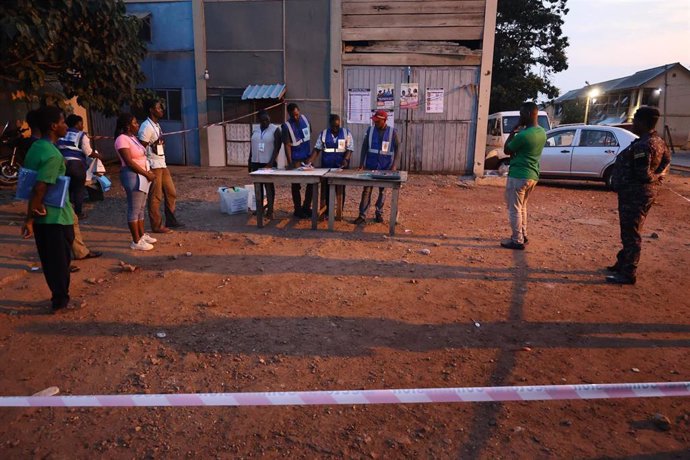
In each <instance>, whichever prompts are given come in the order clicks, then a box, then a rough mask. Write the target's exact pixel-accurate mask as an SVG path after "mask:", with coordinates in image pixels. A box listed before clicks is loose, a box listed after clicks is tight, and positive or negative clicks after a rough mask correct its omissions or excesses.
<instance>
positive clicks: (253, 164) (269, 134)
mask: <svg viewBox="0 0 690 460" xmlns="http://www.w3.org/2000/svg"><path fill="white" fill-rule="evenodd" d="M258 118H259V126H257V127H256V128H254V130H253V131H252V137H251V142H250V147H249V172H254V171H257V170H259V169H264V168H275V167H276V165H277V163H276V160H277V159H278V153H280V146H281V144H282V142H281V135H280V128H279V127H278V126H276V125H272V124H271V117H270V116H269V115H268V112H266V111H265V110H260V111H259V113H258ZM264 187H265V189H266V197H267V198H268V209H267V212H266V213H264V217H266V218H267V219H273V204H274V203H275V197H276V188H275V185H273V184H264ZM260 205H263V203H257V206H260Z"/></svg>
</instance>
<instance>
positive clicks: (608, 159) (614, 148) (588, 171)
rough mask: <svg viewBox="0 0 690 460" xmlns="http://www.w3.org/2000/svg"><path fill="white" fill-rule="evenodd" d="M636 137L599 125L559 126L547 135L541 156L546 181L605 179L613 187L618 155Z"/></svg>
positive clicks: (620, 130)
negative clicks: (614, 165)
mask: <svg viewBox="0 0 690 460" xmlns="http://www.w3.org/2000/svg"><path fill="white" fill-rule="evenodd" d="M635 139H637V136H636V135H635V134H633V133H631V132H630V131H628V130H625V129H622V128H614V127H611V126H599V125H570V126H559V127H558V128H554V129H551V130H549V131H548V132H547V133H546V146H545V147H544V151H543V152H542V154H541V177H542V178H544V179H578V180H579V179H587V180H592V179H593V180H603V181H605V182H606V185H607V186H609V187H611V172H612V170H613V163H614V162H615V161H616V156H617V155H618V153H619V152H621V151H623V149H625V148H626V147H627V146H629V145H630V143H631V142H632V141H634V140H635Z"/></svg>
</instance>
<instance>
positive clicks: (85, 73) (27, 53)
mask: <svg viewBox="0 0 690 460" xmlns="http://www.w3.org/2000/svg"><path fill="white" fill-rule="evenodd" d="M140 28H141V23H140V21H139V20H138V19H137V18H135V17H132V16H127V15H125V5H124V3H123V2H122V0H42V1H40V2H39V1H31V2H28V1H25V0H5V1H3V2H1V3H0V88H2V89H4V90H8V91H13V92H15V93H16V94H19V95H22V94H23V95H25V96H24V97H25V98H27V99H35V98H37V97H41V98H46V97H53V98H59V99H62V98H67V99H70V98H72V97H74V96H76V97H77V101H78V103H79V104H80V105H83V106H85V107H89V108H92V109H95V110H98V111H101V112H103V113H105V114H106V115H112V114H114V113H116V112H117V111H118V110H120V108H121V107H122V106H123V105H124V104H127V103H132V102H135V101H136V100H137V99H138V95H137V91H136V87H137V84H139V83H142V82H143V81H145V75H144V73H143V72H142V71H141V68H140V67H139V62H140V61H141V60H142V59H143V58H144V56H145V54H146V47H145V45H144V43H143V42H142V41H141V39H140V38H139V31H140Z"/></svg>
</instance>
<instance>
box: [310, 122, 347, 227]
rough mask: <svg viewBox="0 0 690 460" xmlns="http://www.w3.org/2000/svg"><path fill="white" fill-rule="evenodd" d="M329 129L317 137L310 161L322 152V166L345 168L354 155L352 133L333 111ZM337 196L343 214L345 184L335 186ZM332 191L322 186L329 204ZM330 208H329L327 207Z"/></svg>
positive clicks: (322, 196) (340, 212)
mask: <svg viewBox="0 0 690 460" xmlns="http://www.w3.org/2000/svg"><path fill="white" fill-rule="evenodd" d="M328 126H330V128H329V129H324V130H323V131H322V132H321V134H319V137H317V138H316V145H315V146H314V151H313V152H312V154H311V157H310V158H309V163H313V162H314V160H316V158H317V157H318V155H319V154H320V153H321V154H322V156H321V167H322V168H341V169H345V168H347V167H348V166H349V164H350V157H351V156H352V150H353V149H352V145H353V143H354V141H353V140H352V133H350V130H348V129H346V128H341V127H340V116H339V115H337V114H335V113H333V114H331V116H330V117H329V118H328ZM335 193H336V196H337V197H338V203H339V204H338V206H336V208H337V209H338V213H337V214H338V216H341V215H342V203H344V202H345V186H344V185H337V186H336V188H335ZM329 195H330V191H329V187H328V185H324V186H323V187H322V188H321V202H322V203H323V202H325V205H326V206H328V199H329ZM326 209H328V208H326Z"/></svg>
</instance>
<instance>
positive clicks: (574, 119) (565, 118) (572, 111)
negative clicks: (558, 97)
mask: <svg viewBox="0 0 690 460" xmlns="http://www.w3.org/2000/svg"><path fill="white" fill-rule="evenodd" d="M562 106H563V113H562V115H561V124H562V125H565V124H569V123H584V121H585V107H584V104H579V103H578V101H577V100H575V101H566V102H564V103H563V104H562Z"/></svg>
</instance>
